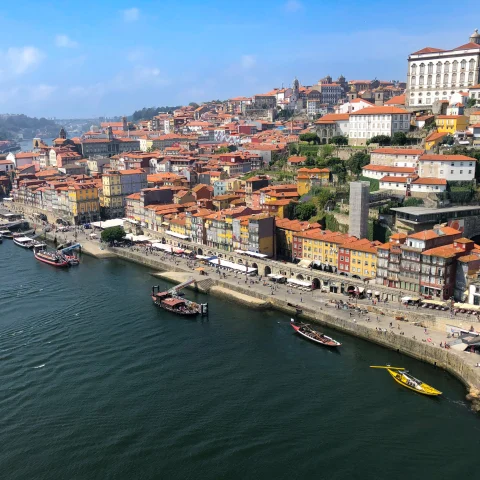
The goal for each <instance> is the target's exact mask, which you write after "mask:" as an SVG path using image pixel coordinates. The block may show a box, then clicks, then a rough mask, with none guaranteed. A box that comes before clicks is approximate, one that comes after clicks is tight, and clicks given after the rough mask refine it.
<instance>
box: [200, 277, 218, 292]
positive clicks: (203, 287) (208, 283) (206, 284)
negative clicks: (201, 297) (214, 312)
mask: <svg viewBox="0 0 480 480" xmlns="http://www.w3.org/2000/svg"><path fill="white" fill-rule="evenodd" d="M216 284H217V282H216V281H215V280H214V279H213V278H206V279H205V280H199V281H198V282H197V288H198V290H199V291H200V292H203V293H207V292H208V291H209V290H210V289H211V288H212V287H214V286H215V285H216Z"/></svg>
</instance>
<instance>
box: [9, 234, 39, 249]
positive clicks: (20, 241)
mask: <svg viewBox="0 0 480 480" xmlns="http://www.w3.org/2000/svg"><path fill="white" fill-rule="evenodd" d="M13 243H14V244H15V245H18V246H19V247H22V248H33V245H34V243H33V240H32V239H31V238H30V237H15V236H14V237H13Z"/></svg>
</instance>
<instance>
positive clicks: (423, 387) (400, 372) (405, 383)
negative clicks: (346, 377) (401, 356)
mask: <svg viewBox="0 0 480 480" xmlns="http://www.w3.org/2000/svg"><path fill="white" fill-rule="evenodd" d="M370 368H383V369H385V370H387V371H388V373H389V374H390V375H391V376H392V378H393V379H394V380H395V381H396V382H397V383H398V384H400V385H401V386H402V387H405V388H408V389H409V390H413V391H414V392H417V393H421V394H422V395H429V396H432V397H437V396H438V395H441V394H442V392H440V391H439V390H437V389H436V388H434V387H431V386H430V385H427V384H426V383H424V382H422V380H419V379H418V378H415V377H414V376H412V375H410V373H409V371H408V370H405V368H403V367H391V366H390V365H387V366H385V367H383V366H377V365H372V366H371V367H370Z"/></svg>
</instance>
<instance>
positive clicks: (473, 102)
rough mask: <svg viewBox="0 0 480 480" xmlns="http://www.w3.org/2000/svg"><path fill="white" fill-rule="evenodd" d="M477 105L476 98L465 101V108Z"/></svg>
mask: <svg viewBox="0 0 480 480" xmlns="http://www.w3.org/2000/svg"><path fill="white" fill-rule="evenodd" d="M476 104H477V99H476V98H469V99H468V100H467V108H472V107H474V106H475V105H476Z"/></svg>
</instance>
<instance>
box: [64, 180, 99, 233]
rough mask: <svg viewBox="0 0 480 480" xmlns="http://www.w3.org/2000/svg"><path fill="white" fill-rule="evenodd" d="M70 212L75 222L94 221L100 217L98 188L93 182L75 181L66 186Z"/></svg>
mask: <svg viewBox="0 0 480 480" xmlns="http://www.w3.org/2000/svg"><path fill="white" fill-rule="evenodd" d="M68 200H69V207H70V213H71V215H72V216H73V218H74V221H75V223H77V224H78V223H85V222H90V221H96V220H98V219H99V218H100V202H99V198H98V188H97V186H96V185H95V184H93V183H75V184H73V185H70V186H69V187H68Z"/></svg>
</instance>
